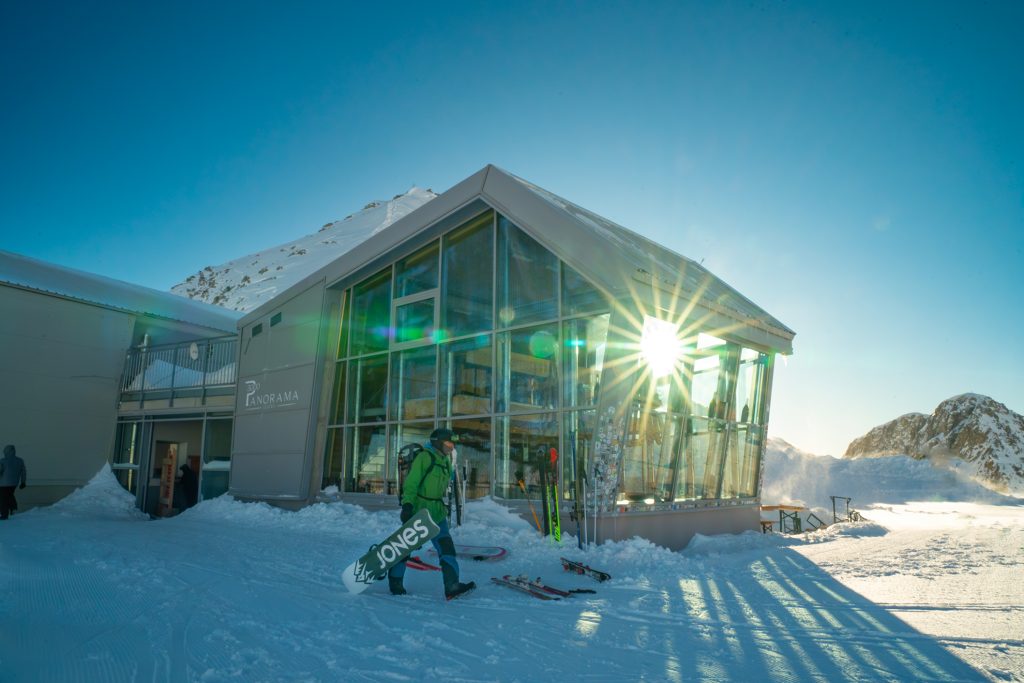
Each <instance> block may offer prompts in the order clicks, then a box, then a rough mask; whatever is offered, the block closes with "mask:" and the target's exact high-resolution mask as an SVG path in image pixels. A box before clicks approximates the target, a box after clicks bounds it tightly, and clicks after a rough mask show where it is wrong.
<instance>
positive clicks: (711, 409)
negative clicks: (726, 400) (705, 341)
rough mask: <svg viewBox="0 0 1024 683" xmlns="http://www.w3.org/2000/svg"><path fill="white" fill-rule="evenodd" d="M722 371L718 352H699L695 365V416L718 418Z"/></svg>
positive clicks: (693, 392)
mask: <svg viewBox="0 0 1024 683" xmlns="http://www.w3.org/2000/svg"><path fill="white" fill-rule="evenodd" d="M720 369H721V363H720V362H719V358H718V354H717V353H716V352H710V353H709V352H700V351H698V352H697V358H696V360H695V361H694V363H693V386H692V389H691V390H690V391H691V396H692V398H693V414H694V415H699V416H700V417H717V415H718V413H719V410H718V399H717V398H716V396H717V394H718V376H719V374H720V373H719V370H720Z"/></svg>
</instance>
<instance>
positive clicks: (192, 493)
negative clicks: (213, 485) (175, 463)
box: [178, 462, 199, 510]
mask: <svg viewBox="0 0 1024 683" xmlns="http://www.w3.org/2000/svg"><path fill="white" fill-rule="evenodd" d="M178 469H179V470H181V481H180V482H179V483H180V484H181V492H182V496H183V497H184V500H183V501H182V502H183V503H184V508H183V509H186V510H187V509H188V508H190V507H192V506H193V505H195V504H196V503H198V502H199V477H198V475H197V474H196V471H195V470H194V469H192V467H191V466H189V464H188V463H187V462H186V463H185V464H184V465H182V466H181V467H179V468H178Z"/></svg>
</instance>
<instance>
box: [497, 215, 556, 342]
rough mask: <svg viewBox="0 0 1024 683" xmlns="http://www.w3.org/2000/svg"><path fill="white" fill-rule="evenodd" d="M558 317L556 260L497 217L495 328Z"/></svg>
mask: <svg viewBox="0 0 1024 683" xmlns="http://www.w3.org/2000/svg"><path fill="white" fill-rule="evenodd" d="M557 315H558V259H557V258H556V257H555V255H554V254H552V253H551V252H550V251H548V250H547V249H545V248H544V247H542V246H541V245H540V244H539V243H538V242H537V241H536V240H534V239H533V238H532V237H530V236H529V235H527V234H526V233H525V232H523V231H522V230H520V229H519V228H517V227H516V226H515V225H513V224H512V222H511V221H509V220H508V219H507V218H505V217H504V216H498V326H499V327H510V326H512V325H522V324H524V323H532V322H539V321H541V320H550V319H551V318H555V317H557Z"/></svg>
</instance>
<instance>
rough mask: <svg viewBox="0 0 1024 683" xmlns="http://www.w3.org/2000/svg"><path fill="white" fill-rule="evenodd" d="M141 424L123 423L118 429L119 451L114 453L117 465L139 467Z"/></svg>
mask: <svg viewBox="0 0 1024 683" xmlns="http://www.w3.org/2000/svg"><path fill="white" fill-rule="evenodd" d="M141 438H142V423H141V422H122V423H121V424H119V425H118V429H117V450H116V451H115V453H114V463H113V464H115V465H138V464H139V453H140V449H141V448H142V444H141V443H140V442H139V440H140V439H141Z"/></svg>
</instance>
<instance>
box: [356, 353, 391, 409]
mask: <svg viewBox="0 0 1024 683" xmlns="http://www.w3.org/2000/svg"><path fill="white" fill-rule="evenodd" d="M349 364H350V365H351V366H353V367H352V372H351V373H349V382H348V383H349V390H348V396H349V398H348V418H349V422H383V421H384V419H385V417H386V413H387V402H386V401H387V396H388V356H387V354H383V355H380V356H372V357H370V358H360V359H359V360H356V361H349Z"/></svg>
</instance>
